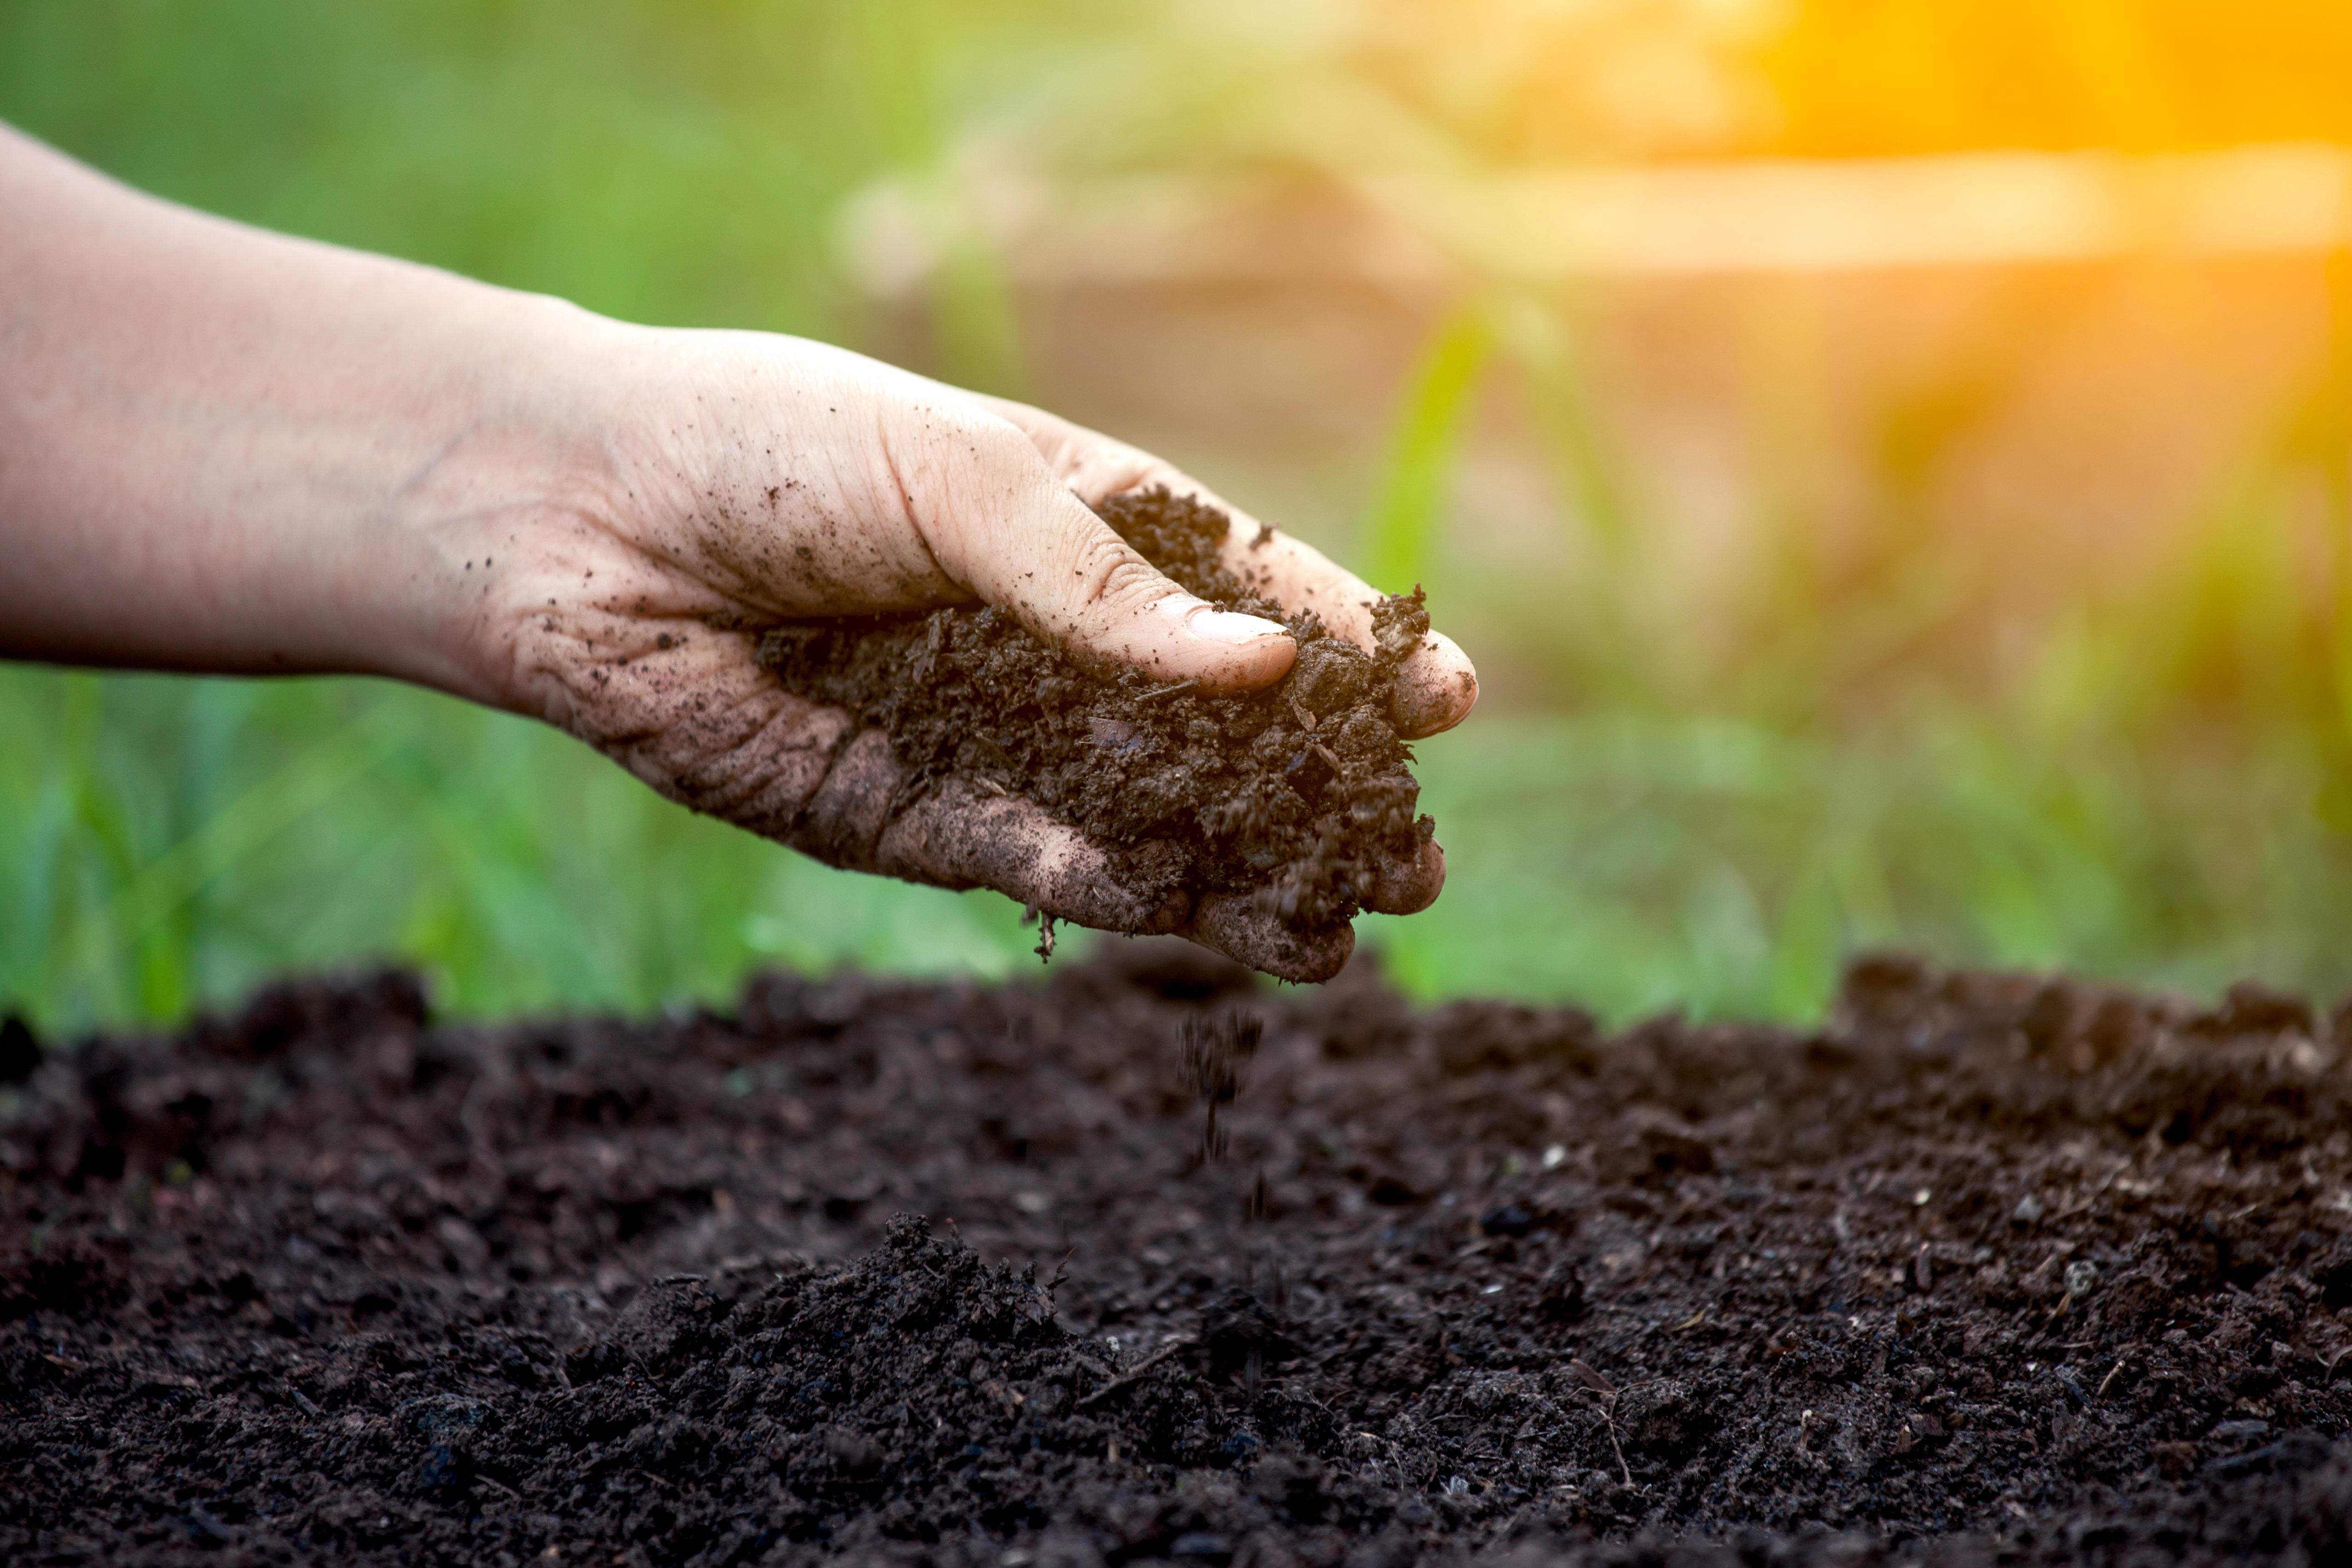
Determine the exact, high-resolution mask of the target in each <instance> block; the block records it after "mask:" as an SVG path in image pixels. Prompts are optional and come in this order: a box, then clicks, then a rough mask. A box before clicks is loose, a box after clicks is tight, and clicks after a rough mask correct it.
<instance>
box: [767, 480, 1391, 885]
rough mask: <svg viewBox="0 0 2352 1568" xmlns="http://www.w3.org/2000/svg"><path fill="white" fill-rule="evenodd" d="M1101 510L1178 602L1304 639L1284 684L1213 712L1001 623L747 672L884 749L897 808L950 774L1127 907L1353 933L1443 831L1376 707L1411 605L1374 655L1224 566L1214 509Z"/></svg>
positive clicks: (928, 628) (1135, 674) (1184, 694)
mask: <svg viewBox="0 0 2352 1568" xmlns="http://www.w3.org/2000/svg"><path fill="white" fill-rule="evenodd" d="M1100 513H1101V516H1102V518H1103V520H1104V521H1107V522H1108V523H1109V524H1110V525H1111V527H1112V528H1113V529H1115V530H1117V531H1118V533H1119V535H1120V536H1121V537H1122V538H1124V539H1125V540H1126V541H1127V542H1129V544H1132V545H1133V546H1135V548H1136V549H1137V550H1138V551H1139V552H1141V553H1142V554H1143V556H1144V557H1145V558H1146V559H1148V560H1149V561H1150V562H1151V563H1152V564H1153V565H1155V566H1157V567H1159V568H1160V570H1161V571H1162V572H1164V573H1166V574H1168V575H1169V576H1171V578H1173V579H1174V580H1175V581H1176V582H1177V583H1178V584H1181V586H1182V587H1184V588H1185V589H1186V590H1187V591H1188V592H1190V593H1192V594H1195V595H1199V596H1200V597H1202V598H1203V599H1207V600H1209V601H1210V602H1212V603H1213V604H1215V605H1218V606H1219V607H1221V608H1224V609H1231V610H1239V611H1243V612H1245V613H1247V614H1250V615H1257V616H1266V617H1268V618H1269V619H1274V620H1278V621H1280V622H1281V623H1282V624H1283V625H1284V626H1286V627H1287V628H1288V629H1289V631H1290V633H1291V636H1292V637H1295V638H1296V639H1297V643H1298V660H1297V664H1295V665H1294V666H1293V667H1292V668H1291V670H1290V673H1289V674H1288V675H1286V676H1285V677H1284V678H1283V679H1281V680H1280V681H1278V682H1276V684H1275V685H1274V686H1272V687H1269V688H1267V689H1265V690H1262V691H1257V692H1252V693H1247V694H1244V695H1238V696H1217V697H1213V696H1210V695H1208V694H1206V693H1204V692H1202V691H1201V690H1200V689H1198V688H1196V687H1193V686H1192V685H1191V684H1190V683H1181V684H1178V683H1163V682H1160V681H1156V680H1154V679H1151V678H1150V677H1149V676H1147V675H1144V674H1142V673H1141V672H1139V671H1136V670H1132V669H1118V670H1111V669H1104V668H1089V667H1087V666H1086V665H1083V664H1081V663H1079V662H1078V661H1076V660H1075V659H1073V658H1070V657H1068V656H1067V655H1066V654H1063V653H1062V652H1060V651H1059V650H1057V649H1055V648H1052V647H1047V646H1046V645H1045V644H1044V643H1042V642H1039V641H1038V640H1037V639H1036V638H1035V637H1032V636H1030V635H1029V633H1028V632H1027V631H1026V630H1024V628H1023V627H1022V626H1021V624H1020V623H1019V622H1018V621H1017V620H1015V619H1014V618H1013V616H1011V615H1010V614H1008V613H1007V612H1005V611H1003V610H1000V609H996V608H993V607H981V608H954V609H943V610H937V611H934V612H932V613H930V614H929V615H924V616H887V617H881V618H875V619H856V620H847V621H843V620H831V621H824V622H810V623H804V624H796V625H793V626H784V627H781V628H777V629H774V630H771V631H769V632H768V633H766V634H765V635H764V637H762V638H761V645H760V658H761V663H763V664H765V665H766V666H767V667H768V668H771V669H772V670H774V671H775V672H776V674H777V676H778V677H779V679H782V682H783V683H784V685H785V686H786V687H787V688H789V689H792V690H793V691H794V692H796V693H798V694H800V695H802V696H803V697H808V698H812V699H814V700H819V701H824V702H828V703H833V704H836V705H838V706H840V707H843V708H845V709H847V710H850V711H851V712H853V713H855V714H856V715H857V717H858V718H860V719H861V720H863V721H865V722H866V723H867V724H870V725H873V726H876V727H877V728H879V729H880V730H882V731H884V732H885V733H886V734H887V735H888V736H889V739H890V746H891V750H892V752H893V753H894V754H895V755H896V756H897V758H898V762H899V763H901V764H902V765H903V766H904V767H906V768H907V769H908V783H907V786H906V788H907V790H908V792H909V793H908V798H914V797H915V796H916V795H919V792H921V791H923V790H926V789H928V788H929V787H930V786H932V785H933V784H936V783H937V782H938V781H939V780H940V779H942V778H945V777H947V776H948V775H950V774H961V775H964V776H966V777H970V778H973V779H978V780H983V781H987V782H988V783H991V784H996V785H998V786H1000V787H1002V788H1004V789H1007V790H1009V791H1012V792H1013V793H1017V794H1021V795H1027V796H1028V797H1029V798H1030V799H1032V800H1034V801H1035V802H1037V803H1038V804H1039V805H1043V806H1045V808H1046V809H1047V810H1048V811H1050V812H1052V813H1053V814H1054V815H1055V816H1058V817H1060V818H1062V819H1063V820H1064V821H1066V822H1069V823H1072V824H1074V825H1075V826H1077V827H1079V828H1081V829H1083V830H1084V831H1085V832H1086V834H1087V836H1088V837H1091V838H1092V839H1094V840H1095V841H1096V842H1097V844H1100V845H1103V846H1105V847H1108V848H1109V849H1111V850H1112V851H1113V857H1112V858H1113V866H1114V870H1115V872H1116V874H1117V875H1118V879H1119V880H1120V881H1121V882H1122V883H1124V884H1125V885H1126V886H1128V887H1129V888H1131V889H1136V890H1137V891H1139V892H1142V893H1145V894H1147V895H1151V894H1157V893H1159V892H1162V891H1165V890H1166V889H1171V888H1183V889H1188V890H1191V891H1193V892H1240V893H1250V894H1254V895H1255V898H1256V899H1257V900H1258V903H1259V907H1260V908H1261V909H1262V910H1265V911H1266V912H1268V913H1272V914H1275V915H1276V916H1278V917H1279V918H1280V919H1281V920H1282V921H1283V922H1284V923H1285V924H1286V925H1289V926H1291V927H1293V928H1294V929H1297V930H1299V931H1316V930H1318V929H1322V928H1328V927H1329V926H1332V925H1335V924H1339V923H1344V922H1346V921H1350V920H1352V919H1354V917H1355V916H1356V914H1357V913H1358V912H1359V911H1360V907H1361V905H1362V902H1363V893H1364V890H1365V889H1367V888H1368V886H1369V885H1370V880H1371V879H1374V878H1376V877H1377V875H1378V870H1379V867H1380V865H1381V862H1382V861H1383V860H1386V861H1388V862H1389V863H1391V864H1396V863H1404V864H1410V863H1411V862H1412V858H1413V857H1414V855H1415V854H1416V853H1417V852H1418V850H1419V848H1420V846H1421V845H1422V844H1423V843H1424V842H1425V841H1427V840H1428V839H1429V837H1431V836H1432V835H1433V833H1434V832H1435V829H1436V825H1435V824H1434V823H1433V822H1432V821H1431V820H1430V819H1429V818H1428V817H1426V816H1421V817H1416V816H1415V815H1414V806H1415V803H1416V801H1417V800H1418V799H1419V796H1420V792H1421V786H1420V784H1418V783H1417V782H1416V781H1415V780H1414V778H1413V776H1412V773H1410V772H1408V771H1407V766H1408V764H1409V763H1411V762H1412V752H1410V751H1409V750H1407V748H1406V746H1405V744H1404V742H1402V740H1400V739H1399V738H1398V735H1397V732H1396V727H1395V726H1394V724H1392V723H1391V721H1390V718H1389V713H1388V708H1387V692H1388V689H1389V683H1390V679H1391V677H1392V676H1393V675H1394V674H1395V673H1396V668H1397V666H1398V665H1399V664H1400V663H1402V661H1403V659H1404V658H1405V656H1406V655H1408V654H1410V653H1411V652H1412V649H1413V647H1414V646H1415V645H1416V644H1417V643H1418V642H1419V640H1420V639H1421V637H1423V635H1424V634H1425V633H1427V631H1428V630H1429V615H1428V612H1427V611H1426V610H1424V609H1423V607H1422V596H1421V593H1420V591H1419V590H1418V589H1416V590H1415V591H1414V592H1413V594H1412V597H1410V598H1400V597H1395V596H1391V597H1389V598H1387V599H1384V600H1383V601H1382V602H1381V604H1379V605H1376V606H1375V607H1374V609H1373V611H1372V618H1373V625H1374V639H1375V642H1376V645H1377V649H1376V651H1375V652H1373V653H1370V654H1367V653H1365V652H1364V651H1362V650H1361V649H1360V648H1358V647H1356V645H1355V644H1353V643H1351V642H1349V640H1348V639H1347V638H1345V637H1339V636H1337V635H1335V634H1333V633H1331V632H1330V631H1328V629H1327V628H1325V627H1324V626H1323V625H1322V623H1321V622H1320V621H1319V620H1318V618H1317V617H1316V616H1314V615H1313V613H1312V612H1309V613H1307V614H1304V615H1291V614H1289V613H1287V612H1286V611H1285V610H1284V609H1283V607H1282V606H1281V605H1276V604H1274V603H1273V602H1271V601H1270V600H1267V599H1264V598H1261V597H1259V596H1258V595H1256V594H1255V592H1254V591H1253V590H1252V589H1251V587H1250V585H1249V584H1246V583H1244V582H1243V581H1242V580H1241V578H1240V577H1238V576H1237V575H1235V574H1234V573H1233V572H1232V571H1230V570H1228V569H1227V567H1226V566H1225V565H1224V564H1223V562H1222V561H1221V560H1220V559H1219V557H1218V554H1217V549H1218V546H1219V544H1220V543H1221V542H1223V539H1224V538H1225V534H1226V530H1227V527H1228V525H1229V519H1228V518H1227V516H1226V514H1225V513H1224V512H1223V511H1220V510H1215V509H1213V508H1211V507H1207V506H1203V505H1202V504H1200V503H1198V502H1196V501H1194V500H1192V499H1191V498H1190V497H1183V496H1175V495H1171V494H1170V493H1169V492H1168V491H1167V490H1166V489H1150V490H1148V491H1143V492H1139V493H1135V494H1129V495H1120V496H1114V497H1112V498H1111V499H1110V500H1108V501H1106V502H1105V503H1104V504H1103V506H1102V507H1101V509H1100Z"/></svg>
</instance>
